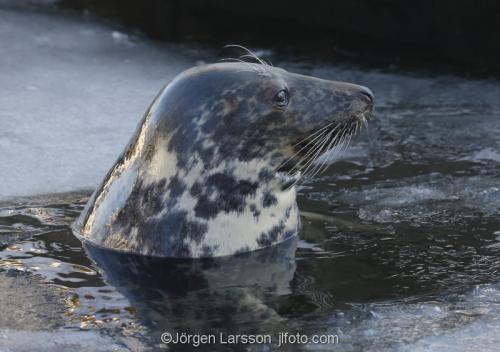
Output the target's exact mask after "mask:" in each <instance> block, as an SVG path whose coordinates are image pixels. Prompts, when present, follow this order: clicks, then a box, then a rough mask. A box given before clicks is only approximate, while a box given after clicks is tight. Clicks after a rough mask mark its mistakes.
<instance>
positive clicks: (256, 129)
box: [74, 63, 371, 257]
mask: <svg viewBox="0 0 500 352" xmlns="http://www.w3.org/2000/svg"><path fill="white" fill-rule="evenodd" d="M251 65H256V64H251ZM247 67H248V66H247V64H244V63H220V64H213V65H205V66H200V67H196V68H193V69H190V70H188V71H186V72H184V73H182V74H180V75H179V76H178V77H177V78H176V79H175V80H174V81H173V82H171V83H170V84H169V85H168V86H167V87H165V88H164V89H163V90H162V91H161V92H160V94H159V95H158V97H157V98H156V99H155V101H154V102H153V103H152V105H151V107H150V108H149V110H148V112H147V113H146V116H145V117H144V119H143V120H142V122H141V124H140V126H139V128H138V131H137V133H136V134H135V136H134V137H133V138H132V140H131V142H130V144H129V146H128V147H127V148H126V149H125V151H124V152H123V155H122V156H121V157H120V158H119V160H118V161H117V162H116V163H115V165H114V166H113V167H112V169H111V170H110V172H109V173H108V175H107V176H106V178H105V179H104V181H103V183H102V184H101V186H100V187H99V188H98V189H97V190H96V191H95V193H94V195H93V196H92V198H91V199H90V200H89V202H88V204H87V206H86V208H85V210H84V212H83V214H82V215H81V217H80V219H79V220H78V221H77V223H76V224H75V226H74V229H75V232H76V233H77V234H78V235H79V236H81V237H82V238H83V239H85V240H89V241H91V242H93V243H95V244H97V245H101V246H104V247H108V248H113V249H117V250H121V251H126V252H133V253H138V254H144V255H151V256H160V257H211V256H224V255H231V254H234V253H240V252H244V251H252V250H256V249H259V248H262V247H266V246H270V245H273V244H276V243H279V242H282V241H284V240H286V239H287V238H289V237H292V236H295V235H296V234H297V233H298V230H299V225H300V222H299V214H298V208H297V204H296V199H295V198H296V197H295V195H296V191H295V187H293V186H289V187H288V186H284V182H285V181H284V180H283V178H281V177H278V176H277V175H278V174H277V173H276V171H277V168H279V167H281V166H282V164H283V162H284V161H286V160H287V159H288V158H290V157H291V156H292V155H293V154H294V152H295V151H296V150H294V145H295V144H296V143H297V141H300V140H301V139H304V137H306V136H308V135H309V134H311V133H312V132H313V131H315V130H317V129H318V128H320V127H322V126H325V125H327V124H332V123H333V122H336V123H337V122H338V123H346V121H350V122H349V123H354V121H361V120H362V119H364V116H365V115H364V114H365V113H366V112H367V111H368V110H369V109H370V108H371V101H368V102H367V100H366V96H367V95H369V94H370V93H369V91H367V90H366V89H365V88H363V87H360V86H355V85H352V84H348V83H340V82H331V81H325V80H320V79H317V78H312V77H307V76H302V75H297V74H293V73H289V72H286V71H284V70H282V69H279V68H274V67H271V66H268V67H266V70H265V72H266V75H260V74H256V73H255V72H252V71H251V70H248V68H247ZM283 89H286V90H287V92H288V94H289V96H290V100H289V103H288V105H287V106H286V107H279V106H276V105H275V104H273V97H274V96H275V95H276V93H277V92H279V91H280V90H283ZM353 118H354V119H355V120H353V122H351V120H349V119H353ZM352 132H353V131H350V132H349V133H352ZM346 133H347V132H346ZM331 136H333V134H331ZM325 138H326V137H325ZM332 138H333V137H330V139H331V140H332V143H331V144H332V145H333V144H334V140H333V139H332ZM327 142H328V143H330V140H328V141H325V142H324V143H323V144H324V145H325V146H326V145H327ZM306 150H307V149H306ZM322 151H323V150H319V149H318V151H317V152H316V154H320V152H322ZM300 155H301V154H300V153H299V156H300ZM302 155H303V154H302Z"/></svg>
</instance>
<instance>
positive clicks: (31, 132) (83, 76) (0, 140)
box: [0, 9, 194, 199]
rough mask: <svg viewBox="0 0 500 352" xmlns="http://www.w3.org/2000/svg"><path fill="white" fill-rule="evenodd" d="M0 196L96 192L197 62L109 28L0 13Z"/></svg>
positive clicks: (55, 18)
mask: <svg viewBox="0 0 500 352" xmlns="http://www.w3.org/2000/svg"><path fill="white" fill-rule="evenodd" d="M0 43H1V46H0V53H1V55H0V70H1V72H0V77H1V78H0V89H1V91H2V94H1V95H0V165H1V166H0V180H1V182H0V199H1V198H7V197H12V196H19V195H34V194H42V193H53V192H65V191H71V190H75V189H88V188H90V189H91V188H94V187H95V186H96V185H97V183H98V182H99V181H100V179H101V178H102V177H103V175H104V174H105V173H106V171H107V169H108V168H109V167H111V165H112V163H113V161H114V159H115V158H117V157H118V155H119V153H120V151H121V150H122V149H123V147H124V146H125V144H126V143H127V141H128V139H129V138H130V136H131V135H132V132H133V130H134V129H135V126H136V124H137V123H138V121H139V119H140V118H141V117H142V115H143V113H144V112H145V110H146V108H147V106H148V104H149V103H150V102H151V100H152V99H153V97H154V95H155V94H156V93H157V92H158V91H159V90H160V88H161V87H162V86H163V85H164V84H166V83H167V82H168V81H169V80H170V79H172V78H173V77H174V76H175V75H176V74H177V73H179V72H180V71H182V70H183V69H185V68H187V67H189V66H192V65H194V59H191V58H189V57H188V55H182V54H181V53H180V52H182V50H180V49H179V48H175V47H168V46H161V45H158V44H154V43H151V42H148V41H145V40H140V39H134V38H133V37H130V36H129V35H127V34H125V33H122V32H120V31H117V30H114V29H113V28H110V27H105V26H102V25H99V24H97V23H93V22H91V21H85V20H82V19H78V18H62V17H56V16H50V15H42V14H35V13H20V12H17V11H10V10H2V9H0Z"/></svg>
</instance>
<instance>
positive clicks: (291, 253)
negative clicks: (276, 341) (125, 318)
mask: <svg viewBox="0 0 500 352" xmlns="http://www.w3.org/2000/svg"><path fill="white" fill-rule="evenodd" d="M85 247H86V249H87V252H88V253H89V255H90V257H91V258H92V259H94V260H95V261H96V262H97V264H98V265H99V267H101V268H102V269H103V270H104V272H105V276H106V280H107V281H108V282H109V283H110V284H112V285H113V286H114V287H116V288H117V289H118V290H119V291H120V292H121V293H122V294H123V295H125V296H126V297H127V298H128V300H129V301H130V303H131V305H132V306H134V307H135V308H137V311H138V315H139V318H140V319H141V321H142V323H143V324H144V325H145V326H146V327H147V328H148V331H149V332H150V335H151V337H152V341H153V343H155V344H157V343H159V341H160V334H161V333H162V332H170V333H172V334H175V333H177V332H178V333H197V334H209V333H217V334H219V333H223V334H225V335H228V334H238V333H241V334H243V333H246V334H248V333H266V334H271V333H275V332H276V333H277V332H278V331H282V330H286V327H285V326H284V325H285V324H286V323H285V322H284V321H283V319H282V318H280V316H279V314H278V313H277V312H276V311H275V309H273V308H272V307H271V306H272V304H271V303H272V301H273V300H275V299H276V298H277V297H279V296H283V295H286V294H289V293H290V292H291V290H290V281H291V280H292V278H293V276H294V272H295V268H296V264H295V248H296V237H293V238H290V239H289V240H287V241H284V242H282V243H280V245H277V246H270V247H268V248H264V249H261V250H257V251H253V252H247V253H241V254H236V255H234V256H228V257H222V258H202V259H189V258H188V259H182V258H156V257H149V256H142V255H136V254H126V253H121V252H118V251H115V250H109V249H104V248H102V247H98V246H95V245H93V244H92V243H90V242H87V244H86V246H85ZM256 328H258V330H257V331H256V330H255V329H256ZM178 347H183V346H178ZM184 347H186V350H191V349H190V348H189V347H190V346H184ZM211 347H213V348H212V349H214V348H215V347H216V346H211ZM212 349H211V350H212Z"/></svg>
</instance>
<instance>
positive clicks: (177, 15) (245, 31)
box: [59, 0, 500, 70]
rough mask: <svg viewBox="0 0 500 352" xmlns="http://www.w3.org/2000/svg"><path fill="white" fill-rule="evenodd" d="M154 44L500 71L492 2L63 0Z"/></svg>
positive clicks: (498, 6) (498, 13)
mask: <svg viewBox="0 0 500 352" xmlns="http://www.w3.org/2000/svg"><path fill="white" fill-rule="evenodd" d="M59 5H60V6H61V7H64V8H70V9H74V10H77V11H85V12H90V13H95V14H98V15H101V16H103V17H107V18H113V19H116V20H118V21H119V22H122V23H123V24H124V25H126V26H131V27H133V28H136V29H139V30H141V31H143V32H145V33H146V34H147V35H149V36H150V37H152V38H155V39H166V40H170V41H176V40H194V41H198V42H210V44H221V45H222V44H227V43H233V42H235V43H238V44H244V45H263V46H265V45H272V46H273V47H277V46H278V47H285V48H286V47H293V48H294V49H297V50H304V51H307V52H309V53H312V54H322V55H331V54H334V55H337V56H345V57H346V58H348V59H349V60H351V61H352V60H360V61H363V62H376V63H377V62H378V63H398V64H401V65H411V66H419V65H420V66H429V65H430V64H431V65H432V64H436V65H445V66H457V67H460V68H461V69H463V70H468V69H472V70H477V69H480V70H483V69H486V70H492V69H494V70H498V68H500V60H499V59H500V45H499V38H498V37H499V34H500V20H499V17H500V2H499V1H493V0H484V1H472V0H440V1H436V0H421V1H401V0H330V1H326V0H310V1H286V0H276V1H272V0H254V1H224V0H204V1H203V0H144V1H137V0H125V1H123V0H62V1H60V3H59Z"/></svg>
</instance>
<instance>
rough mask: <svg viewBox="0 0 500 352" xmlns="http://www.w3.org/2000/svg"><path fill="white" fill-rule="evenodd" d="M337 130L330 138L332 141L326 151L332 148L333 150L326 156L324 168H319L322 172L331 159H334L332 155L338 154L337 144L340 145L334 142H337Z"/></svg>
mask: <svg viewBox="0 0 500 352" xmlns="http://www.w3.org/2000/svg"><path fill="white" fill-rule="evenodd" d="M339 132H340V131H339ZM339 132H338V133H337V134H336V135H335V136H334V138H332V141H331V142H330V144H329V145H328V148H327V152H328V151H330V150H333V152H332V153H331V154H330V155H328V156H327V158H326V160H325V161H324V168H323V169H322V170H321V172H324V171H325V170H326V169H327V168H328V166H329V165H330V163H331V161H332V160H334V157H336V156H337V155H338V152H337V151H338V149H337V146H338V145H340V143H336V142H337V138H338V136H339Z"/></svg>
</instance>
